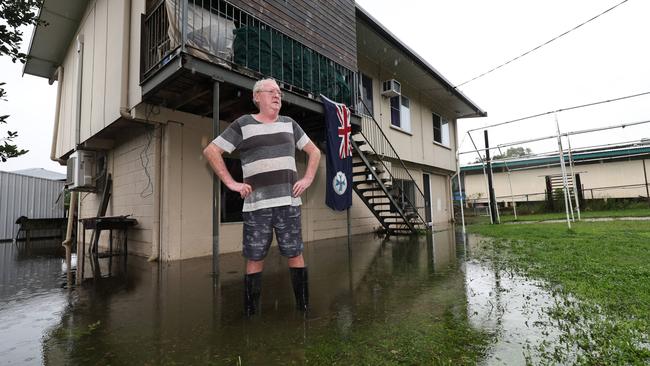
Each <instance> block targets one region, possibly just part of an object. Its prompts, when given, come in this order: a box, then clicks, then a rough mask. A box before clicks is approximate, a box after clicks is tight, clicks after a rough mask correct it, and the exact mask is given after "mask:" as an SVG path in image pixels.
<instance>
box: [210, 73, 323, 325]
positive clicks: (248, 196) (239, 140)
mask: <svg viewBox="0 0 650 366" xmlns="http://www.w3.org/2000/svg"><path fill="white" fill-rule="evenodd" d="M253 102H254V103H255V105H256V106H257V107H258V108H259V113H257V114H252V115H250V114H247V115H244V116H241V117H239V118H237V119H236V120H235V121H234V122H233V123H231V124H230V126H228V128H227V129H226V130H225V131H224V132H223V133H222V134H221V135H219V137H217V138H216V139H214V141H212V143H210V144H208V146H207V147H206V148H205V149H204V150H203V155H205V157H206V158H207V159H208V162H209V163H210V166H212V169H213V170H214V171H215V173H216V174H217V176H218V177H219V179H221V181H222V182H223V183H224V184H225V185H226V187H228V189H230V190H231V191H234V192H239V194H240V196H241V197H242V198H243V199H244V206H243V208H242V216H243V219H244V242H243V250H242V252H243V255H244V257H246V259H247V262H246V275H245V276H244V312H245V314H246V315H247V316H251V315H253V314H255V312H256V311H257V309H258V308H259V299H260V292H261V288H262V270H263V269H264V258H265V257H266V255H267V253H268V250H269V247H270V246H271V241H272V239H273V230H274V229H275V236H276V239H277V242H278V246H279V248H280V254H282V255H283V256H285V257H287V258H288V264H289V271H290V273H291V282H292V285H293V291H294V294H295V296H296V306H297V308H298V309H299V310H302V311H306V310H307V307H308V305H309V291H308V286H307V283H308V282H307V268H306V267H305V260H304V258H303V255H302V252H303V242H302V228H301V222H300V205H301V204H302V201H301V199H300V195H302V193H303V192H304V191H305V190H306V189H307V188H308V187H309V186H310V185H311V183H312V182H313V181H314V176H315V175H316V170H317V168H318V161H319V160H320V151H319V150H318V148H317V147H316V145H314V143H313V142H311V140H310V139H309V137H308V136H307V134H305V132H304V131H303V130H302V128H301V127H300V126H299V125H298V123H296V121H294V120H293V119H292V118H291V117H287V116H281V115H280V108H281V107H282V91H281V90H280V87H279V86H278V84H277V83H276V82H275V80H273V79H262V80H259V81H258V82H256V83H255V86H254V87H253ZM296 148H298V149H300V150H303V151H305V152H306V153H307V155H308V157H309V159H308V162H307V170H306V172H305V175H304V176H303V177H302V179H298V172H297V169H296V161H295V150H296ZM235 149H237V150H238V151H239V155H240V158H241V165H242V172H243V177H244V181H243V182H237V181H235V180H234V179H233V178H232V176H231V175H230V173H229V172H228V170H227V169H226V165H225V164H224V161H223V157H222V156H221V155H222V154H223V152H224V151H225V152H228V153H232V152H233V151H234V150H235Z"/></svg>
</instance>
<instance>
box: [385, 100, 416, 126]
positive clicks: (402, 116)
mask: <svg viewBox="0 0 650 366" xmlns="http://www.w3.org/2000/svg"><path fill="white" fill-rule="evenodd" d="M410 105H411V101H410V100H409V98H407V97H405V96H403V95H398V96H395V97H392V98H390V123H391V124H392V125H393V126H395V127H399V128H400V129H402V130H404V131H406V132H411V107H410Z"/></svg>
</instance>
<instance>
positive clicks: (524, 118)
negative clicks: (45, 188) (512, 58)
mask: <svg viewBox="0 0 650 366" xmlns="http://www.w3.org/2000/svg"><path fill="white" fill-rule="evenodd" d="M626 1H627V0H626ZM648 94H650V91H647V92H643V93H638V94H632V95H627V96H624V97H619V98H614V99H607V100H601V101H599V102H593V103H587V104H581V105H576V106H573V107H567V108H561V109H557V110H554V111H548V112H544V113H538V114H533V115H532V116H527V117H521V118H517V119H513V120H510V121H506V122H500V123H495V124H493V125H487V126H483V127H478V128H473V129H471V130H467V133H470V132H472V131H476V130H484V129H486V128H490V127H496V126H501V125H505V124H508V123H513V122H519V121H523V120H526V119H531V118H535V117H541V116H545V115H547V114H551V113H558V112H565V111H570V110H573V109H578V108H585V107H591V106H594V105H598V104H605V103H611V102H617V101H619V100H624V99H629V98H635V97H640V96H643V95H648Z"/></svg>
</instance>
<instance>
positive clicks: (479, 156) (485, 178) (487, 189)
mask: <svg viewBox="0 0 650 366" xmlns="http://www.w3.org/2000/svg"><path fill="white" fill-rule="evenodd" d="M467 135H468V136H469V140H470V141H471V142H472V145H474V149H475V150H476V154H477V155H478V158H479V159H480V160H481V166H482V167H483V179H484V180H485V187H486V191H485V192H486V194H487V196H488V213H489V214H490V223H491V224H494V220H493V219H492V207H491V206H490V198H489V197H490V185H489V184H488V181H487V173H486V171H485V162H484V161H483V157H482V156H481V153H480V152H478V148H477V147H476V143H474V139H473V138H472V135H471V134H470V133H469V132H467Z"/></svg>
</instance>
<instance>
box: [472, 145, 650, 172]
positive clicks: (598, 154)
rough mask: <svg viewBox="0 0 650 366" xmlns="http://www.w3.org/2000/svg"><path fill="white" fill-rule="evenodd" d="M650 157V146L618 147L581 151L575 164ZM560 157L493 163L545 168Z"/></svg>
mask: <svg viewBox="0 0 650 366" xmlns="http://www.w3.org/2000/svg"><path fill="white" fill-rule="evenodd" d="M645 154H648V155H650V146H636V147H630V146H627V147H618V148H610V149H607V150H592V151H579V152H573V153H572V155H573V162H574V163H576V164H579V163H580V162H585V161H590V160H597V159H610V158H621V159H623V158H625V157H638V156H639V155H645ZM559 160H560V159H559V156H548V157H540V158H523V159H517V160H508V161H496V162H493V163H492V168H493V169H498V168H505V167H506V164H507V166H508V168H510V169H513V168H522V167H534V166H543V165H549V164H557V163H559ZM564 161H566V162H568V161H569V155H568V154H564ZM460 171H461V172H475V171H476V172H478V171H483V165H482V164H480V163H479V164H470V165H465V166H462V167H461V168H460Z"/></svg>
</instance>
